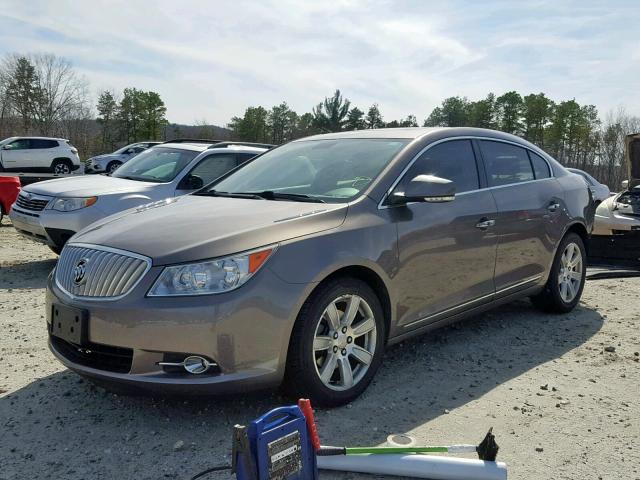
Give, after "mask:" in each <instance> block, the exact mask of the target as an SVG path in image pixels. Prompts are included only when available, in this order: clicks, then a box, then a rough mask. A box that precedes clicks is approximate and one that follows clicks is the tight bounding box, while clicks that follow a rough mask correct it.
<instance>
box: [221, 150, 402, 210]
mask: <svg viewBox="0 0 640 480" xmlns="http://www.w3.org/2000/svg"><path fill="white" fill-rule="evenodd" d="M407 143H408V140H405V139H401V140H396V139H377V138H375V139H374V138H372V139H362V138H357V139H356V138H340V139H335V140H307V141H301V142H292V143H288V144H286V145H283V146H282V147H279V148H275V149H273V150H270V151H268V152H266V153H264V154H263V155H261V156H260V157H258V158H256V159H255V160H253V161H252V162H250V163H249V164H248V165H246V166H244V167H242V168H241V169H239V170H237V171H235V172H234V173H232V174H231V175H230V176H228V177H227V178H225V179H223V180H221V181H220V182H219V183H217V184H216V185H215V186H213V187H212V188H213V189H215V190H217V191H220V192H232V193H238V192H262V191H274V192H278V193H296V194H302V195H308V196H310V197H317V198H320V199H322V200H324V201H325V202H336V203H339V202H345V201H348V200H349V199H353V198H355V197H356V196H357V195H359V194H360V192H361V191H362V190H363V189H365V188H366V187H367V186H369V184H371V182H372V181H373V179H375V178H376V177H377V176H378V174H379V173H380V172H381V171H382V169H383V168H384V167H385V166H386V165H387V164H388V163H389V162H390V161H391V159H392V158H393V157H394V156H395V155H396V154H397V153H398V152H399V151H400V150H401V149H402V148H403V147H404V146H405V145H406V144H407Z"/></svg>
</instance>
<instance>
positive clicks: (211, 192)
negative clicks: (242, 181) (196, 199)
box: [194, 190, 264, 200]
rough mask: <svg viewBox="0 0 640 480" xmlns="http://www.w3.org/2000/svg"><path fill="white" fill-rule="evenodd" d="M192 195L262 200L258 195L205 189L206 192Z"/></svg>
mask: <svg viewBox="0 0 640 480" xmlns="http://www.w3.org/2000/svg"><path fill="white" fill-rule="evenodd" d="M194 195H205V196H210V197H229V198H249V199H253V200H264V198H263V197H261V196H260V195H256V194H254V193H244V192H219V191H217V190H207V191H206V192H196V193H194Z"/></svg>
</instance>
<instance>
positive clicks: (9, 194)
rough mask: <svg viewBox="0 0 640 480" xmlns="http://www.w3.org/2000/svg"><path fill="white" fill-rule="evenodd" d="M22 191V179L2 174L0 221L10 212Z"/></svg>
mask: <svg viewBox="0 0 640 480" xmlns="http://www.w3.org/2000/svg"><path fill="white" fill-rule="evenodd" d="M18 192H20V179H19V178H17V177H4V176H0V222H2V218H3V217H4V216H5V215H7V214H8V213H9V210H11V205H13V203H14V202H15V201H16V198H17V197H18Z"/></svg>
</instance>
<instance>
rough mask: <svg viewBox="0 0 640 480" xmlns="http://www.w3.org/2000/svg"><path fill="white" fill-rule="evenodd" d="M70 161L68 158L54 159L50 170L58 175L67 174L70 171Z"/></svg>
mask: <svg viewBox="0 0 640 480" xmlns="http://www.w3.org/2000/svg"><path fill="white" fill-rule="evenodd" d="M71 168H72V165H71V162H69V160H55V161H54V162H53V164H52V165H51V172H52V173H56V174H58V175H69V174H70V173H71Z"/></svg>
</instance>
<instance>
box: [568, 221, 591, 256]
mask: <svg viewBox="0 0 640 480" xmlns="http://www.w3.org/2000/svg"><path fill="white" fill-rule="evenodd" d="M569 233H575V234H577V235H578V236H579V237H580V238H581V239H582V243H583V244H584V248H585V250H586V251H587V254H588V253H589V232H588V231H587V227H585V226H584V225H583V224H582V223H580V222H576V223H573V224H571V225H569V227H568V228H567V230H566V231H565V232H564V235H563V236H562V238H564V237H566V236H567V235H568V234H569Z"/></svg>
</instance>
